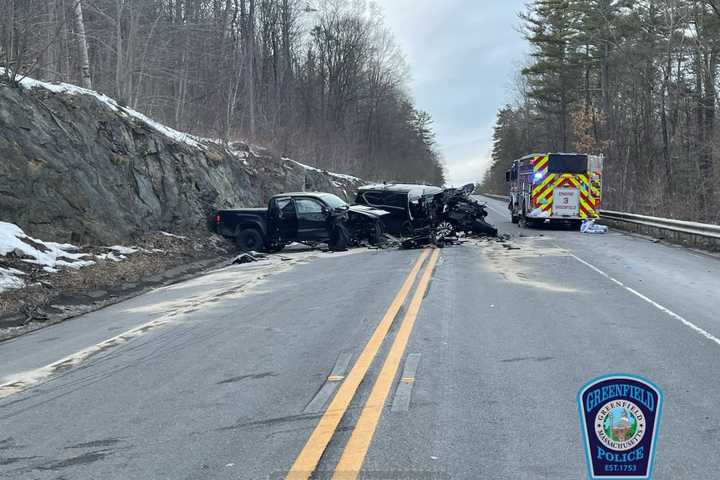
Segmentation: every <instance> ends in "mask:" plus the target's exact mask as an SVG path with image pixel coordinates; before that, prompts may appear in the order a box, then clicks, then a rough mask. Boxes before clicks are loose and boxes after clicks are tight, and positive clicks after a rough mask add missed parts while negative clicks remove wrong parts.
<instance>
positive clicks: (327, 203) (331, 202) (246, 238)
mask: <svg viewBox="0 0 720 480" xmlns="http://www.w3.org/2000/svg"><path fill="white" fill-rule="evenodd" d="M386 214H387V212H385V211H383V210H378V209H375V208H370V207H366V206H361V205H356V206H352V207H351V206H349V205H348V204H347V203H345V202H344V201H343V200H341V199H340V198H339V197H337V196H335V195H332V194H330V193H307V192H304V193H284V194H281V195H275V196H274V197H272V198H271V199H270V204H269V205H268V208H243V209H238V210H220V211H217V212H214V213H213V214H212V215H211V216H210V217H209V218H208V228H209V229H210V231H211V232H213V233H217V234H220V235H222V236H224V237H226V238H230V239H232V240H234V241H235V243H236V244H237V246H238V247H239V248H240V249H241V250H244V251H252V250H264V251H267V252H279V251H281V250H282V249H283V248H285V247H286V246H287V245H289V244H290V243H293V242H298V243H305V244H309V245H315V244H319V243H327V244H328V246H329V247H330V249H331V250H344V249H346V248H347V247H348V246H353V245H357V244H360V243H362V242H364V241H367V242H368V243H370V244H373V245H374V244H376V243H379V242H380V241H381V240H382V236H383V233H384V232H383V223H382V221H381V220H380V219H381V217H383V216H384V215H386Z"/></svg>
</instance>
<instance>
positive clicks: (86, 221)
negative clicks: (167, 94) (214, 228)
mask: <svg viewBox="0 0 720 480" xmlns="http://www.w3.org/2000/svg"><path fill="white" fill-rule="evenodd" d="M0 159H1V160H2V161H0V221H5V222H9V223H13V224H16V225H18V226H20V227H21V228H22V229H23V230H24V231H25V232H26V233H28V234H29V235H32V236H34V237H38V238H43V239H52V240H54V241H59V242H71V243H75V244H90V243H94V244H108V243H109V244H116V243H121V242H125V241H131V240H133V239H135V238H138V237H140V236H142V235H143V234H145V233H146V232H148V231H158V230H164V231H170V232H180V233H188V232H203V231H204V228H205V225H204V222H205V218H206V216H207V214H208V213H209V212H210V211H211V210H212V209H214V208H226V207H245V206H260V205H264V204H265V203H266V202H267V200H268V198H269V197H270V196H271V195H274V194H276V193H280V192H283V191H305V190H319V191H327V192H334V193H337V194H339V195H341V196H342V195H344V192H348V195H351V193H350V191H351V190H352V189H353V188H355V187H356V186H357V184H358V183H359V182H360V181H359V180H358V179H354V177H349V176H345V175H333V174H328V173H325V172H321V171H318V170H315V169H311V168H307V167H304V166H303V165H301V164H298V163H297V162H294V161H292V160H286V159H281V158H277V157H275V156H273V155H271V154H270V153H269V152H267V151H265V150H263V149H260V148H255V147H252V146H250V145H247V144H244V143H240V142H237V143H233V144H231V145H230V146H229V147H225V146H223V145H222V144H221V143H219V142H214V141H211V140H207V139H200V138H197V137H193V136H190V135H186V134H182V133H180V132H176V131H174V130H172V129H169V128H167V127H164V126H162V125H159V124H157V123H155V122H153V121H152V120H150V119H148V118H147V117H145V116H143V115H141V114H139V113H138V112H134V111H132V110H129V109H127V108H124V107H123V106H121V105H118V104H117V103H116V102H115V101H114V100H112V99H110V98H108V97H106V96H104V95H100V94H97V93H95V92H92V91H88V90H83V89H80V88H78V87H74V86H71V85H67V84H47V83H42V82H37V81H34V80H31V79H25V80H24V81H23V82H22V85H21V87H20V88H12V87H9V86H5V85H0Z"/></svg>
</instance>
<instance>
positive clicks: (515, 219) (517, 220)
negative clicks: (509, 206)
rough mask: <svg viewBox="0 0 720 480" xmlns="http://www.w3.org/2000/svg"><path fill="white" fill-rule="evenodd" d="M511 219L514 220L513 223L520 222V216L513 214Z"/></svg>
mask: <svg viewBox="0 0 720 480" xmlns="http://www.w3.org/2000/svg"><path fill="white" fill-rule="evenodd" d="M510 219H511V220H512V223H515V224H518V223H520V216H519V215H514V214H512V215H511V217H510Z"/></svg>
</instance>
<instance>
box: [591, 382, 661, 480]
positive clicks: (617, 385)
mask: <svg viewBox="0 0 720 480" xmlns="http://www.w3.org/2000/svg"><path fill="white" fill-rule="evenodd" d="M662 402H663V395H662V392H661V391H660V389H659V388H658V387H657V386H655V385H654V384H653V383H651V382H649V381H647V380H645V379H643V378H640V377H636V376H633V375H611V376H606V377H600V378H596V379H595V380H593V381H591V382H590V383H588V384H587V385H585V386H584V387H583V388H582V389H580V393H579V394H578V407H579V409H580V422H581V423H582V431H583V432H584V437H585V438H584V440H585V451H586V453H587V461H588V469H589V471H590V478H591V479H593V480H594V479H615V480H618V479H635V478H643V479H651V478H652V467H653V461H654V459H655V439H656V437H657V434H658V430H659V424H660V416H661V414H662Z"/></svg>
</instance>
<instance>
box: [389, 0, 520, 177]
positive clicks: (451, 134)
mask: <svg viewBox="0 0 720 480" xmlns="http://www.w3.org/2000/svg"><path fill="white" fill-rule="evenodd" d="M377 3H378V4H379V5H380V6H381V7H382V9H383V12H384V14H385V21H386V23H387V24H388V26H389V27H390V28H391V30H392V31H393V33H394V34H395V37H396V39H397V41H398V43H399V44H400V46H401V47H402V49H403V50H404V52H405V54H406V56H407V60H408V63H409V65H410V68H411V75H412V82H411V90H412V92H413V95H414V97H415V100H416V103H417V107H418V108H420V109H423V110H427V111H428V112H430V113H431V114H432V116H433V118H434V119H435V129H436V132H437V138H438V142H439V144H440V147H441V149H442V153H443V155H444V157H445V161H446V164H447V167H448V180H449V183H453V184H456V185H459V184H463V183H468V182H471V181H477V180H479V179H481V178H482V176H483V173H484V171H485V169H486V168H487V167H488V165H489V156H490V151H491V149H492V126H493V125H494V123H495V114H496V112H497V109H498V108H499V107H501V106H502V105H503V104H505V103H507V102H508V101H510V100H511V92H510V89H509V85H510V83H511V80H512V78H513V75H514V74H515V71H516V69H517V63H518V62H519V61H520V60H522V58H523V57H524V56H525V54H526V52H527V50H528V47H527V44H526V42H525V40H524V39H523V38H522V35H521V34H520V33H519V32H518V26H519V24H520V22H519V20H518V16H517V14H518V12H520V11H522V10H523V9H524V6H525V3H526V0H504V1H502V2H498V1H494V0H493V1H491V0H480V1H478V0H378V1H377Z"/></svg>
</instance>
